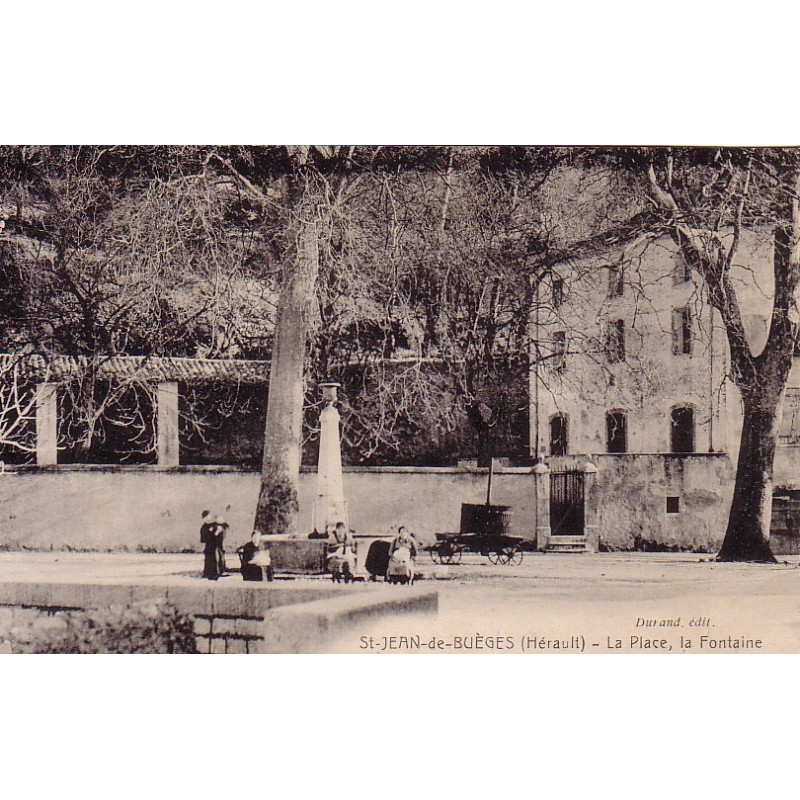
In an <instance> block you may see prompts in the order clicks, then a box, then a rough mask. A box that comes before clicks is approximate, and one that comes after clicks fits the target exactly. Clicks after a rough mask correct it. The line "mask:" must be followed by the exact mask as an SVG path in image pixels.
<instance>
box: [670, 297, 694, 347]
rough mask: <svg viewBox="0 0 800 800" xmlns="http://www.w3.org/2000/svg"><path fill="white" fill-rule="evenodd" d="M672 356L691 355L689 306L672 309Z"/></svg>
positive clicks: (690, 310) (690, 313)
mask: <svg viewBox="0 0 800 800" xmlns="http://www.w3.org/2000/svg"><path fill="white" fill-rule="evenodd" d="M672 354H673V355H675V356H690V355H691V354H692V309H691V308H690V307H689V306H684V307H683V308H673V309H672Z"/></svg>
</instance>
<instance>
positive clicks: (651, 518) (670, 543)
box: [595, 454, 734, 552]
mask: <svg viewBox="0 0 800 800" xmlns="http://www.w3.org/2000/svg"><path fill="white" fill-rule="evenodd" d="M595 462H596V464H597V468H598V469H597V484H596V488H595V491H596V492H597V497H596V501H597V508H598V518H599V519H598V524H599V537H600V543H601V547H604V548H606V549H609V550H631V549H643V550H649V549H655V550H661V549H663V550H691V551H696V552H714V551H716V549H717V548H718V547H719V545H720V544H721V543H722V539H723V537H724V535H725V526H726V524H727V521H728V510H729V508H730V502H731V497H732V493H733V477H734V470H733V466H732V465H731V462H730V460H729V459H728V457H727V456H724V455H715V454H703V455H700V454H698V455H674V456H670V455H660V454H654V455H646V454H637V455H633V454H621V455H599V456H595ZM667 497H673V498H678V500H677V502H678V508H679V510H678V513H667Z"/></svg>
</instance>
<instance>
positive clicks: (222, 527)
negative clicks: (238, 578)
mask: <svg viewBox="0 0 800 800" xmlns="http://www.w3.org/2000/svg"><path fill="white" fill-rule="evenodd" d="M214 522H215V523H216V526H217V529H216V532H215V533H216V540H217V570H218V572H219V574H220V575H225V574H226V573H227V571H228V568H227V567H226V566H225V535H226V534H227V533H228V528H229V527H230V526H229V525H228V523H227V522H225V520H224V519H223V518H222V517H216V518H215V519H214Z"/></svg>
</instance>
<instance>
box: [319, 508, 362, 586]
mask: <svg viewBox="0 0 800 800" xmlns="http://www.w3.org/2000/svg"><path fill="white" fill-rule="evenodd" d="M326 566H327V568H328V572H330V573H331V580H332V581H333V582H334V583H339V582H341V581H342V580H344V582H345V583H349V582H350V581H351V580H352V579H353V575H354V573H355V571H356V548H355V542H354V541H353V535H352V534H351V533H350V531H348V530H347V528H346V527H345V524H344V522H337V523H336V528H335V529H334V530H333V531H332V532H331V534H330V536H329V537H328V559H327V564H326Z"/></svg>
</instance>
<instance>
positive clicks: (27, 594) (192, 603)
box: [0, 581, 438, 654]
mask: <svg viewBox="0 0 800 800" xmlns="http://www.w3.org/2000/svg"><path fill="white" fill-rule="evenodd" d="M153 603H157V604H161V603H169V604H171V605H173V606H175V607H176V608H177V609H178V610H179V611H180V612H181V613H183V614H186V615H189V616H191V617H193V618H194V631H195V636H196V639H197V650H198V652H199V653H231V654H244V653H296V652H309V653H312V652H318V651H319V650H321V649H323V648H324V647H325V645H326V644H327V642H328V641H329V640H330V639H331V638H332V637H333V636H334V635H337V634H339V633H341V632H342V631H343V630H346V629H348V628H350V627H353V626H355V625H358V624H363V623H364V622H365V621H367V620H370V619H373V618H375V617H378V616H381V615H385V614H392V615H394V614H398V613H405V612H414V613H435V612H436V610H437V608H438V595H437V592H436V591H435V590H434V589H426V588H411V587H408V588H407V589H406V588H404V589H403V590H402V591H397V590H392V589H384V588H380V587H372V586H340V585H333V584H330V583H323V582H321V581H316V582H303V583H299V582H298V583H297V584H287V585H284V586H281V585H274V584H257V585H249V586H242V585H241V584H240V585H228V586H223V585H219V586H208V587H207V586H171V585H170V586H166V585H165V586H141V585H133V584H77V583H75V584H71V583H32V582H31V583H22V582H20V583H0V642H2V641H3V640H5V639H7V638H11V637H12V631H13V629H14V627H15V626H19V625H24V624H26V623H28V622H30V621H32V620H34V619H36V618H37V617H39V616H42V615H51V616H53V615H58V614H63V613H65V612H72V613H80V612H82V611H86V610H87V609H97V608H108V607H111V606H128V605H137V604H153ZM290 609H291V613H288V612H289V610H290Z"/></svg>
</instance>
